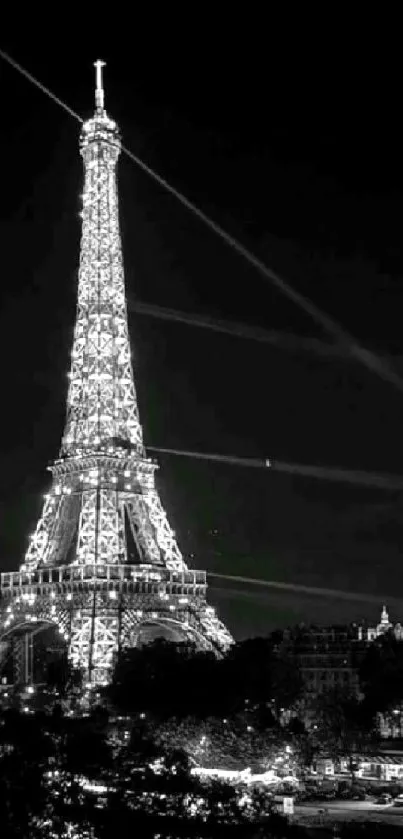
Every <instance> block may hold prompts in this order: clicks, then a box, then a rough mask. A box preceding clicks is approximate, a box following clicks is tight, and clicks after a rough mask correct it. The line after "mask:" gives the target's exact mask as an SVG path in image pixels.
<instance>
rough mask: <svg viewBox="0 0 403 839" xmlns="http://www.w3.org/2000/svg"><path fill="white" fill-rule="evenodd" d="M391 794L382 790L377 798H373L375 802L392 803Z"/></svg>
mask: <svg viewBox="0 0 403 839" xmlns="http://www.w3.org/2000/svg"><path fill="white" fill-rule="evenodd" d="M392 800H393V799H392V796H391V795H390V794H389V793H388V792H383V793H382V795H379V796H378V798H377V799H376V800H375V803H376V804H383V805H385V804H391V803H392Z"/></svg>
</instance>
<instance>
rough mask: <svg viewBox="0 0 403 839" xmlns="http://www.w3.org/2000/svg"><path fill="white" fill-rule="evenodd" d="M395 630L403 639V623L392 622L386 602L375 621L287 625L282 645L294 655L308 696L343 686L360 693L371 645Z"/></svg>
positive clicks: (348, 690) (400, 638)
mask: <svg viewBox="0 0 403 839" xmlns="http://www.w3.org/2000/svg"><path fill="white" fill-rule="evenodd" d="M389 631H392V632H393V633H394V634H395V637H396V638H397V639H398V640H403V627H402V625H401V624H400V623H396V624H392V623H391V621H390V620H389V615H388V612H387V610H386V606H383V609H382V613H381V619H380V621H379V623H378V624H376V625H374V626H373V625H366V624H356V623H352V624H349V625H347V626H342V625H340V626H338V625H334V626H304V625H300V626H298V627H294V628H291V629H287V630H285V631H284V633H283V638H282V647H283V649H284V650H286V651H287V652H288V654H290V655H292V656H293V657H294V658H295V663H296V665H297V666H298V668H299V670H300V673H301V676H302V680H303V683H304V692H305V696H306V698H311V697H314V696H317V695H318V694H320V693H323V692H324V691H327V690H333V689H340V690H345V691H346V692H349V693H355V694H357V695H358V694H359V668H360V664H361V662H362V660H363V658H364V655H365V653H366V650H367V648H368V645H369V644H371V643H372V642H373V641H375V640H376V639H377V638H379V637H380V636H381V635H384V634H385V633H386V632H389Z"/></svg>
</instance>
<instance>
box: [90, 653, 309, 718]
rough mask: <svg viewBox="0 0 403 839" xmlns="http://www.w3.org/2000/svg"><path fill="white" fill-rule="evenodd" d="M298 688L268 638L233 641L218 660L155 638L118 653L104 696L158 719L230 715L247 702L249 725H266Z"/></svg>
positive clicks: (121, 706) (123, 707)
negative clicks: (252, 714)
mask: <svg viewBox="0 0 403 839" xmlns="http://www.w3.org/2000/svg"><path fill="white" fill-rule="evenodd" d="M300 692H301V680H300V677H299V673H298V671H297V670H296V668H295V665H294V664H293V663H292V662H291V661H290V660H289V659H288V658H287V657H286V656H285V655H282V654H281V653H280V652H279V651H278V650H276V649H275V647H274V645H273V643H272V641H271V639H263V638H256V639H252V640H247V641H243V642H241V643H238V644H235V645H234V646H233V647H232V648H231V649H230V650H229V651H228V652H227V654H226V655H225V656H224V657H223V658H222V659H217V658H216V657H215V656H214V655H213V654H212V653H205V652H204V653H203V652H202V653H200V652H196V650H195V649H194V648H192V647H189V646H188V645H175V644H170V643H168V642H166V641H162V640H157V641H155V642H154V643H153V644H150V645H148V646H147V647H142V648H134V649H130V650H125V651H123V652H122V654H121V656H120V657H119V659H118V661H117V664H116V668H115V671H114V674H113V679H112V684H111V686H110V688H109V689H108V691H107V696H108V698H109V700H110V701H111V702H112V703H113V705H114V706H115V707H116V708H118V709H121V710H123V711H125V712H142V711H143V712H150V713H152V714H153V715H154V716H155V717H157V718H159V719H169V718H170V717H175V718H184V717H188V716H192V717H197V718H199V719H207V718H208V717H217V718H223V717H230V716H233V715H237V714H239V713H241V712H243V711H244V710H245V707H246V706H248V707H249V708H250V709H251V708H253V709H254V711H255V719H254V723H255V725H258V726H259V727H260V728H266V727H270V726H271V725H272V724H273V716H274V717H276V718H278V717H279V716H280V715H281V712H282V709H283V708H289V707H291V706H292V705H293V704H294V703H295V702H296V700H297V699H298V697H299V695H300Z"/></svg>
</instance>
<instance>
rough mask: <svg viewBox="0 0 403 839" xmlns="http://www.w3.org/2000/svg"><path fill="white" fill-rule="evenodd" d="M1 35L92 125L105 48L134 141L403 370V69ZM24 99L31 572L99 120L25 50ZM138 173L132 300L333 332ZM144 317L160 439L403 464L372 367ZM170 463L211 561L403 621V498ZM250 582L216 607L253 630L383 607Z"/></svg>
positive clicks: (383, 467) (10, 456)
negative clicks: (93, 131) (60, 103)
mask: <svg viewBox="0 0 403 839" xmlns="http://www.w3.org/2000/svg"><path fill="white" fill-rule="evenodd" d="M104 43H105V42H104ZM1 46H2V47H3V48H4V49H5V50H7V51H9V52H10V53H11V54H12V55H13V57H14V58H15V59H16V60H17V61H19V62H20V63H21V64H23V65H24V66H25V67H26V68H27V69H28V70H29V71H30V72H32V73H33V74H34V75H35V76H37V77H38V78H39V79H40V80H41V81H42V82H43V83H44V84H45V85H47V86H49V87H50V88H51V89H52V90H53V91H54V92H55V93H56V94H57V95H58V96H60V97H61V98H63V99H65V100H66V101H67V102H68V103H69V104H70V105H71V107H72V108H74V109H75V110H76V111H78V112H79V113H80V114H82V115H83V116H84V117H86V116H89V115H90V114H91V111H92V108H93V70H92V66H91V64H92V61H93V60H95V59H96V58H98V57H102V58H104V59H105V60H106V61H107V62H108V66H107V69H106V76H105V87H106V107H107V109H108V111H109V113H110V114H111V116H112V117H113V118H115V119H116V120H117V121H118V123H119V125H120V127H121V130H122V133H123V140H124V143H125V144H126V146H127V147H128V148H130V149H131V150H132V151H133V152H134V153H135V154H137V155H138V156H140V157H141V158H142V159H143V160H144V161H145V162H146V163H147V164H148V165H150V166H151V167H154V168H155V169H156V170H157V171H158V172H160V173H161V174H162V175H163V176H164V177H165V178H166V179H168V180H169V181H170V182H171V183H172V184H173V185H174V186H176V187H177V188H178V189H180V190H182V191H183V192H184V193H185V194H186V195H187V196H188V197H189V198H190V199H191V200H193V201H194V202H195V203H196V204H197V205H198V206H200V208H201V209H203V210H204V211H205V212H207V213H208V214H210V215H211V216H212V217H213V218H214V219H215V220H216V221H217V222H218V223H220V224H221V225H222V226H223V227H225V228H226V229H227V230H228V231H229V232H231V233H232V234H234V235H236V236H237V237H238V238H239V239H240V240H241V241H242V242H243V243H244V244H245V245H247V246H248V247H250V248H251V250H253V251H254V252H255V253H256V254H257V255H259V256H260V257H261V258H263V259H264V260H265V261H266V262H267V264H268V265H269V266H270V267H273V268H275V269H276V270H277V271H279V272H280V273H281V274H282V275H284V276H285V277H287V278H288V279H289V280H290V282H292V284H293V285H294V287H295V288H297V289H298V290H299V291H300V292H302V293H304V294H306V295H307V296H308V297H309V298H310V299H312V300H313V301H314V302H315V303H316V304H318V305H320V306H321V307H323V308H324V310H325V311H327V312H328V313H329V314H330V315H332V316H333V317H335V318H336V319H338V320H339V321H340V322H341V323H342V324H343V325H344V326H345V327H346V328H348V329H349V330H350V331H352V332H353V333H354V334H355V336H356V337H357V338H359V339H360V340H361V341H362V342H363V343H364V344H365V345H366V346H368V347H370V348H371V349H374V350H377V351H379V352H381V353H383V354H385V353H387V354H390V355H391V356H392V357H393V362H394V363H395V364H396V366H397V368H398V369H399V367H400V369H401V370H402V371H403V360H402V359H400V358H399V356H400V355H403V353H402V347H401V342H402V337H401V333H402V327H401V321H402V313H403V280H402V272H403V255H402V248H401V227H402V218H403V174H402V155H401V148H402V131H401V127H400V126H399V121H400V106H399V107H397V105H396V102H397V98H396V97H397V96H398V93H399V91H398V85H397V83H396V88H395V87H394V85H393V83H392V81H391V78H392V77H393V76H392V74H391V72H390V69H389V68H386V67H383V70H381V71H379V67H375V68H374V67H373V66H372V65H371V64H369V65H368V66H367V65H366V64H365V61H364V63H361V64H360V62H358V69H357V70H356V74H355V75H353V76H351V74H349V73H347V71H346V69H345V68H344V69H343V67H342V66H341V65H340V64H339V65H338V66H337V67H335V68H334V69H333V71H332V72H330V71H329V72H327V71H326V70H325V69H323V68H322V70H321V72H318V71H317V70H316V72H315V73H310V72H309V71H308V68H307V67H305V65H304V67H303V68H302V69H301V67H300V66H299V65H298V62H297V61H296V59H295V56H294V64H293V63H292V62H291V63H290V62H286V61H285V62H283V64H282V65H281V68H280V65H279V63H278V61H277V58H276V56H274V55H273V54H271V56H270V58H268V57H267V56H265V57H264V61H263V62H262V65H261V66H260V67H259V68H257V66H256V67H255V65H254V64H253V65H252V63H250V62H240V61H238V60H236V58H235V57H234V56H233V55H230V52H228V55H225V56H224V55H223V54H221V60H220V61H216V60H215V58H213V56H212V55H210V54H209V57H208V61H207V60H205V62H204V63H202V62H201V61H200V55H199V54H197V51H196V52H195V53H194V54H193V53H192V50H189V49H188V52H187V55H186V57H185V56H184V55H182V53H181V52H180V51H175V60H172V56H171V57H170V56H169V54H168V52H167V55H166V56H165V54H162V53H161V52H158V61H156V60H154V59H155V57H156V56H155V55H154V54H153V47H152V45H151V44H150V43H148V42H147V43H145V44H143V45H142V46H139V44H138V43H137V48H136V50H135V51H133V53H128V52H127V51H126V50H123V49H122V50H120V49H117V48H111V47H110V45H106V46H104V48H103V49H101V48H98V46H94V47H92V45H91V44H89V43H87V42H86V43H85V45H84V44H83V43H80V44H78V45H75V48H74V49H73V50H72V49H71V44H69V45H66V47H65V48H64V47H63V45H58V47H57V48H56V47H53V48H49V47H48V46H47V44H46V43H45V42H44V45H43V48H42V47H41V48H39V47H38V45H37V44H33V45H31V46H30V47H29V48H27V49H25V48H23V47H21V45H19V44H18V42H17V41H16V42H15V43H7V44H6V43H4V44H2V45H1ZM154 49H155V50H156V49H157V48H156V47H154ZM192 55H193V60H192ZM285 68H286V69H285ZM280 69H281V71H280ZM382 73H384V78H383V76H382ZM375 79H376V83H375ZM0 95H1V102H2V117H3V118H2V127H1V132H0V149H1V160H2V182H1V183H2V189H1V202H0V246H1V283H0V307H1V308H0V379H1V409H2V410H1V415H0V417H1V419H0V421H1V435H0V565H1V568H2V570H10V569H12V568H16V567H17V566H18V563H19V561H20V559H21V556H22V553H23V550H24V548H25V546H26V543H27V536H28V534H29V532H30V531H31V530H32V528H33V527H34V526H35V523H36V519H37V516H38V514H39V511H40V507H41V497H42V494H43V492H44V491H45V489H46V486H47V480H48V478H47V475H46V465H47V463H48V462H50V461H51V460H52V459H53V458H54V457H55V456H57V453H58V448H59V444H60V438H61V434H62V427H63V422H64V401H65V397H66V389H67V376H66V374H67V370H68V360H69V350H70V345H71V341H72V330H73V323H74V311H75V297H76V283H77V267H78V256H79V237H80V224H79V222H80V219H79V215H78V213H79V210H80V200H79V195H80V192H81V187H82V165H81V159H80V157H79V154H78V125H77V123H75V122H74V120H72V119H71V118H70V117H69V116H68V115H67V114H66V113H64V112H63V111H62V110H61V109H59V108H58V107H57V106H56V105H55V104H54V103H52V102H50V101H49V100H48V99H47V98H46V97H45V96H44V94H43V93H41V92H40V91H38V90H36V89H35V88H34V87H33V86H32V85H30V84H29V82H28V81H26V80H25V79H24V78H22V77H21V76H19V75H18V74H17V73H16V72H15V70H13V69H11V68H10V67H9V66H7V65H6V64H5V63H4V62H2V61H0ZM399 97H400V94H399ZM399 102H400V98H399ZM118 172H119V190H120V209H121V227H122V238H123V251H124V261H125V273H126V286H127V294H128V299H129V308H130V301H131V300H132V301H133V300H135V299H136V298H137V299H138V300H140V301H143V302H148V303H153V304H157V305H159V306H166V307H170V308H176V309H180V310H183V311H188V312H192V313H199V314H201V315H203V316H212V317H219V318H222V319H224V318H228V319H231V320H238V321H242V322H244V323H246V324H249V325H257V326H259V327H264V328H267V329H276V330H284V331H287V332H294V333H296V334H300V335H304V336H309V337H322V336H321V333H320V330H319V329H318V328H317V327H316V326H315V325H313V324H312V323H311V322H310V321H309V320H308V319H307V318H306V317H305V316H303V315H301V314H300V313H299V312H298V311H297V310H296V309H295V308H294V307H293V306H292V305H291V304H290V303H288V302H287V301H285V300H284V299H283V298H281V297H280V295H279V293H278V292H276V291H275V290H274V289H273V288H272V287H271V286H270V285H269V284H268V283H267V282H266V280H265V279H264V278H263V277H261V276H260V275H259V274H258V273H257V272H256V271H254V270H253V269H252V268H251V267H249V266H248V265H247V264H246V263H244V262H242V260H241V259H240V258H239V257H238V256H237V255H235V254H234V253H233V252H231V250H229V249H228V247H227V246H226V245H224V244H223V243H222V242H221V241H220V240H219V239H218V238H217V237H215V236H214V235H213V234H212V233H211V232H209V231H208V230H206V229H204V228H203V227H202V225H201V224H200V222H199V221H197V220H196V219H195V218H193V217H192V216H191V215H190V214H189V212H187V211H186V210H185V209H184V208H183V207H181V206H180V205H179V204H178V203H177V202H176V201H175V199H174V198H172V197H171V196H170V195H168V194H167V193H165V192H164V191H163V189H162V188H161V187H160V186H158V185H156V184H155V183H154V182H153V181H152V180H151V179H150V178H149V177H147V176H146V175H145V174H144V173H143V172H141V171H140V170H139V169H138V168H137V167H136V165H135V164H134V163H133V162H131V161H129V160H128V159H125V158H123V157H122V158H121V160H120V164H119V170H118ZM129 328H130V334H131V339H132V345H133V350H134V365H135V375H136V384H137V391H138V398H139V404H140V411H141V417H142V422H143V427H144V433H145V440H146V443H148V444H150V445H156V446H166V447H180V448H184V449H193V450H199V451H207V452H208V451H214V452H221V453H224V454H235V455H238V456H243V455H244V456H256V457H273V458H276V459H279V460H285V461H291V462H297V463H307V464H324V465H332V466H339V467H346V468H350V469H355V468H357V469H368V470H372V471H375V470H379V471H384V472H397V473H401V474H403V451H402V444H401V438H402V428H403V395H402V394H399V393H398V392H395V391H394V390H393V388H392V387H391V386H390V385H387V384H385V383H383V382H381V381H379V380H377V379H376V378H375V377H374V376H373V375H371V374H370V373H368V372H367V371H365V370H364V369H363V368H360V367H358V366H357V365H356V364H354V363H344V362H342V361H340V360H337V361H335V360H334V359H333V358H324V357H317V356H313V355H307V354H305V353H302V352H300V353H294V354H287V353H285V352H284V351H283V350H280V349H276V348H273V347H272V346H269V345H263V344H258V343H254V342H251V341H245V340H241V339H239V338H234V337H227V336H220V335H216V334H214V333H212V332H208V331H205V330H199V329H196V328H190V327H188V326H184V325H180V324H176V323H165V322H162V321H159V320H155V319H151V318H150V317H146V316H143V315H139V314H136V313H135V312H133V311H131V312H130V321H129ZM160 464H161V472H160V476H159V487H160V491H161V495H162V498H163V502H164V504H165V505H166V507H167V510H168V513H169V516H170V519H171V522H172V524H173V526H174V528H175V529H176V531H177V534H178V538H179V540H180V544H181V546H182V548H183V550H184V552H185V554H186V555H187V556H188V557H191V558H190V560H189V562H190V564H192V565H193V566H194V567H201V568H204V567H205V568H207V569H210V570H214V571H216V572H218V573H223V574H235V575H239V574H241V575H247V576H249V577H259V578H262V579H267V580H278V581H285V582H289V583H295V584H306V585H311V586H326V587H328V588H335V589H343V590H345V591H349V590H351V591H357V592H364V593H368V594H372V595H378V594H379V596H380V598H381V597H382V595H383V594H384V595H386V596H388V595H389V602H392V597H393V598H395V599H396V602H394V606H393V608H394V611H393V614H392V617H393V618H398V617H400V619H402V618H403V579H402V574H401V554H402V550H403V516H402V510H401V497H400V494H398V493H386V492H382V493H381V492H379V491H377V492H375V491H373V490H368V489H365V490H364V489H358V488H351V487H349V486H347V485H346V486H342V485H336V486H335V485H332V484H330V483H324V482H314V481H310V480H306V479H300V478H298V479H296V478H293V477H291V476H279V475H275V474H270V473H268V472H264V471H261V472H259V471H258V470H248V469H244V468H237V467H233V466H224V465H215V464H212V463H199V462H197V461H188V460H186V461H185V460H180V459H175V458H173V457H168V456H161V457H160ZM215 585H218V583H216V584H215ZM233 588H234V587H232V586H230V589H231V590H229V589H227V590H221V591H220V590H217V589H213V588H212V590H211V599H212V600H213V602H214V603H216V604H218V606H219V609H220V614H221V615H222V616H223V617H224V618H225V619H226V620H227V621H228V623H229V625H230V627H231V629H232V630H233V631H234V632H235V634H237V635H239V636H242V635H245V634H248V633H252V634H256V633H265V632H268V631H269V630H270V629H272V628H274V627H275V626H280V625H282V626H284V625H287V624H289V623H295V622H297V621H301V620H305V621H315V622H326V621H339V622H341V621H344V620H350V619H354V618H356V619H359V618H361V617H367V618H369V619H373V620H376V619H377V618H378V611H379V610H378V607H377V605H376V604H370V603H369V604H368V605H365V604H363V603H362V602H361V603H353V602H351V603H348V602H347V601H340V602H339V601H338V600H337V598H333V599H330V598H329V599H325V598H321V597H306V596H303V595H301V594H292V595H291V594H289V595H288V594H287V595H285V594H279V593H277V592H272V591H270V592H269V591H267V593H266V594H264V592H262V591H260V594H259V596H255V592H254V590H252V589H250V588H249V590H245V589H244V590H243V591H240V592H239V593H236V592H234V591H233V590H232V589H233ZM399 600H400V603H401V605H400V608H401V611H400V612H399V602H398V601H399ZM381 605H382V603H381V599H380V604H379V606H381Z"/></svg>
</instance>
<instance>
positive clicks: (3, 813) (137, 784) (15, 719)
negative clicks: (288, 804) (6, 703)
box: [0, 712, 287, 839]
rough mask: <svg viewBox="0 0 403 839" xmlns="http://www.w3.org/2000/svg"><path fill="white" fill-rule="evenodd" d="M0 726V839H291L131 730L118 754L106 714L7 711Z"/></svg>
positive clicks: (259, 811)
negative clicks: (213, 838)
mask: <svg viewBox="0 0 403 839" xmlns="http://www.w3.org/2000/svg"><path fill="white" fill-rule="evenodd" d="M0 722H1V724H0V817H1V818H2V822H1V824H2V834H1V835H2V838H3V836H4V837H5V839H28V837H29V839H39V836H40V837H41V839H50V837H52V839H55V837H58V836H60V837H62V836H63V837H65V836H66V835H68V834H67V833H66V828H67V827H69V828H70V829H71V831H72V835H74V834H76V835H79V836H81V837H88V839H111V838H112V837H115V836H116V830H117V826H119V836H120V837H122V839H125V837H129V836H133V835H136V834H137V835H143V836H145V837H148V836H149V837H151V836H155V835H156V834H159V836H160V837H165V836H167V837H168V836H175V837H181V836H189V837H190V836H200V837H203V836H206V837H207V836H209V837H210V836H212V835H213V834H214V836H223V837H226V836H227V835H228V837H229V836H235V837H236V836H239V837H245V838H246V837H251V838H252V837H255V836H257V835H260V832H261V831H263V832H264V835H265V836H267V837H270V836H273V837H274V836H286V835H287V833H286V831H287V824H286V822H285V821H284V820H283V819H281V820H280V821H278V820H277V821H276V820H275V819H273V817H272V816H271V815H270V813H269V811H268V805H267V800H263V799H262V797H261V796H259V795H258V794H257V793H256V794H252V795H250V796H248V798H247V799H245V798H243V797H242V796H240V795H239V791H237V790H235V789H233V788H232V787H230V786H228V785H227V784H220V783H209V784H205V783H202V782H201V781H200V780H199V779H197V778H196V777H194V776H193V775H192V774H191V772H190V764H189V759H188V757H187V755H186V754H185V753H184V752H183V751H182V750H180V749H178V748H167V747H166V746H163V745H162V744H161V743H157V742H156V741H155V740H154V739H153V738H151V737H150V736H148V735H147V734H146V733H145V732H144V731H141V730H140V731H137V730H135V729H133V731H132V733H131V736H130V737H129V739H128V740H125V741H124V742H123V743H121V745H120V747H119V748H116V744H115V747H113V745H112V738H111V736H110V735H111V729H112V728H113V725H114V723H111V722H110V721H109V720H108V717H107V716H106V715H105V714H102V713H99V712H94V713H92V714H91V715H90V716H89V717H82V718H72V717H65V716H63V715H62V714H60V713H56V714H52V715H45V714H37V715H27V714H26V715H24V714H22V715H21V714H19V713H17V712H7V713H5V714H3V716H2V718H0ZM85 779H87V780H85ZM84 781H85V783H84V785H83V782H84ZM91 784H92V785H93V786H92V787H91ZM94 784H95V786H94ZM100 785H101V786H100Z"/></svg>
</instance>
